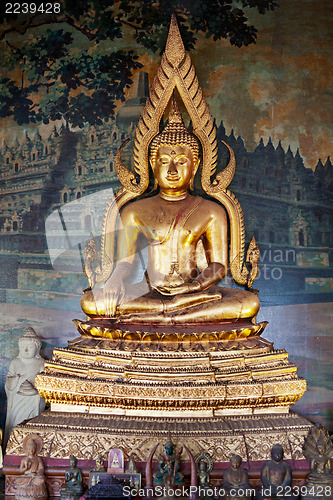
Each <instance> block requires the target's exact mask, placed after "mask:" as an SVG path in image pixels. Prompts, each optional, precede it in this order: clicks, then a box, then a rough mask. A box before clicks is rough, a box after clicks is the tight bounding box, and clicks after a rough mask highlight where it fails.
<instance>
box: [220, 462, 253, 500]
mask: <svg viewBox="0 0 333 500" xmlns="http://www.w3.org/2000/svg"><path fill="white" fill-rule="evenodd" d="M241 465H242V458H241V457H240V456H239V455H232V456H231V458H230V468H229V469H226V471H225V472H224V473H223V489H224V490H225V492H226V495H225V496H224V497H223V498H225V500H231V499H234V500H246V499H248V500H250V498H251V495H250V489H251V487H250V484H249V477H248V473H247V471H246V470H245V469H242V468H241Z"/></svg>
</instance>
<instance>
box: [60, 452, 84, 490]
mask: <svg viewBox="0 0 333 500" xmlns="http://www.w3.org/2000/svg"><path fill="white" fill-rule="evenodd" d="M83 493H84V486H83V477H82V472H81V469H79V468H78V467H77V459H76V457H74V456H73V455H72V456H71V457H70V459H69V469H67V470H66V472H65V483H64V484H63V486H62V487H61V490H60V499H61V500H67V499H68V498H70V499H73V500H78V499H79V498H80V497H81V496H82V495H83Z"/></svg>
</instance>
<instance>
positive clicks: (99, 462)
mask: <svg viewBox="0 0 333 500" xmlns="http://www.w3.org/2000/svg"><path fill="white" fill-rule="evenodd" d="M92 472H105V467H104V458H103V455H102V454H100V455H98V456H97V458H96V465H95V468H94V469H93V471H92Z"/></svg>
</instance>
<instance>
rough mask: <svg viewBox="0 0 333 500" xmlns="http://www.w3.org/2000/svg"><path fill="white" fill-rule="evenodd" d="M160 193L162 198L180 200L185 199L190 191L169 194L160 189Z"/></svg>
mask: <svg viewBox="0 0 333 500" xmlns="http://www.w3.org/2000/svg"><path fill="white" fill-rule="evenodd" d="M158 195H159V197H160V198H162V199H163V200H166V201H180V200H185V198H187V197H188V192H187V191H184V193H181V194H167V193H163V192H162V191H160V192H159V193H158Z"/></svg>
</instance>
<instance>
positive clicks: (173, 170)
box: [168, 160, 178, 174]
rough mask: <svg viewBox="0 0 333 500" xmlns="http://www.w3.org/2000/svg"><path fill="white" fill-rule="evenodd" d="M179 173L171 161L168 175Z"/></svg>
mask: <svg viewBox="0 0 333 500" xmlns="http://www.w3.org/2000/svg"><path fill="white" fill-rule="evenodd" d="M177 172H178V171H177V166H176V163H175V161H174V160H171V161H170V163H169V168H168V174H176V173H177Z"/></svg>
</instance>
